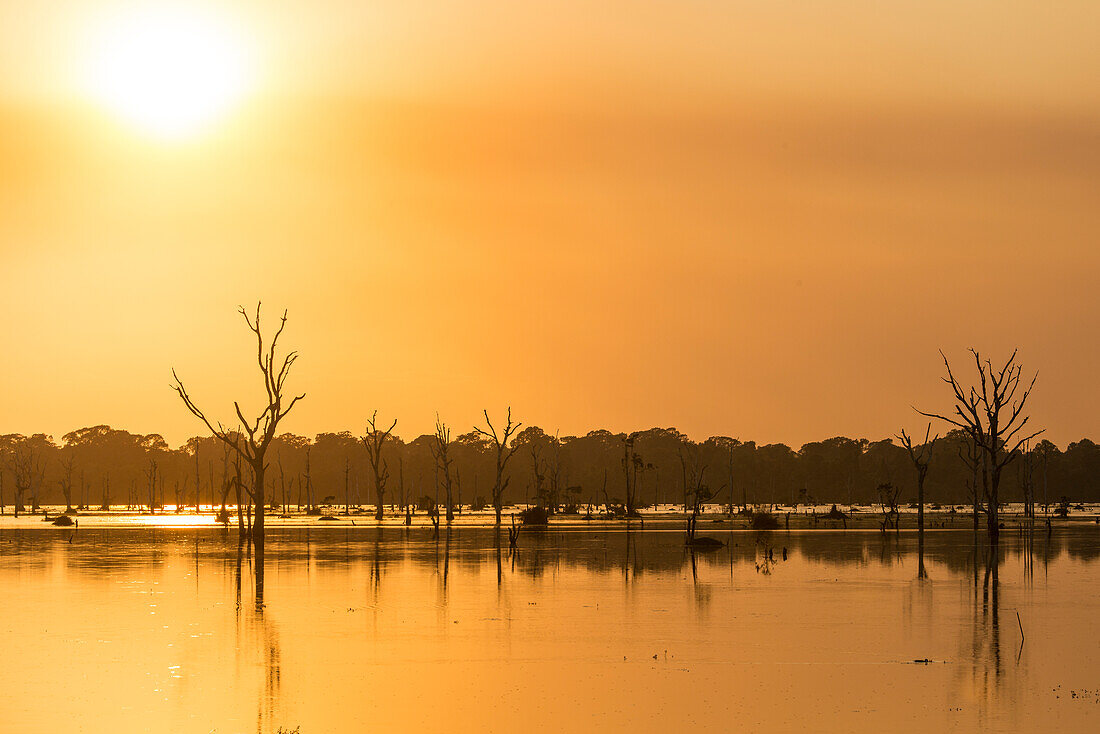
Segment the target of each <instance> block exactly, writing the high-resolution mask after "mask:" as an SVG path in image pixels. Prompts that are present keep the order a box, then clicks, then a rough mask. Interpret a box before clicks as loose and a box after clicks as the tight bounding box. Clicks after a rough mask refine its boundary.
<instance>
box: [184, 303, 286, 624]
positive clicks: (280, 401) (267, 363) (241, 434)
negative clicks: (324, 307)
mask: <svg viewBox="0 0 1100 734" xmlns="http://www.w3.org/2000/svg"><path fill="white" fill-rule="evenodd" d="M238 310H239V311H240V314H241V316H242V317H244V321H245V323H246V324H247V325H248V328H249V330H250V331H251V332H252V333H253V334H255V336H256V363H257V365H258V366H259V368H260V373H261V374H262V375H263V381H264V391H265V392H266V394H267V407H265V408H264V409H263V410H262V411H261V412H260V414H259V416H258V417H257V418H256V419H255V420H253V421H249V420H248V419H247V418H245V416H244V412H243V411H242V410H241V406H240V403H239V402H236V401H234V403H233V409H234V412H235V413H236V417H237V421H238V425H239V428H238V429H236V430H233V429H227V428H226V427H225V426H224V425H223V424H222V423H221V422H220V421H218V423H217V425H216V426H215V424H214V423H212V422H211V421H210V420H209V419H208V418H207V417H206V414H205V413H204V412H203V411H202V410H201V409H199V407H198V406H197V405H196V404H195V402H194V401H193V400H192V399H191V396H190V395H189V394H188V392H187V389H186V388H185V387H184V385H183V381H182V380H180V378H179V376H178V375H177V374H176V371H175V370H174V369H173V370H172V377H173V379H174V380H175V384H174V385H173V386H172V388H173V389H174V390H175V391H176V392H177V393H178V394H179V396H180V399H181V400H182V401H183V404H184V405H186V406H187V409H188V410H190V411H191V413H193V414H194V415H195V417H197V418H198V419H199V420H201V421H202V422H203V423H204V424H205V425H206V427H207V428H208V429H209V430H210V432H211V433H213V434H214V435H215V436H216V437H217V438H218V439H219V440H221V441H222V443H224V444H225V445H227V446H229V447H230V448H231V449H232V450H233V451H235V452H236V453H237V455H238V456H239V457H240V458H241V459H243V460H244V461H245V463H247V464H248V466H249V468H250V469H251V470H252V493H251V494H252V499H253V502H254V505H255V521H254V524H253V526H252V529H251V537H252V547H253V549H254V550H255V554H256V590H257V603H262V602H261V600H262V598H263V565H264V486H265V485H264V474H265V472H266V470H267V464H266V461H265V459H266V456H267V449H268V447H269V446H270V445H271V441H272V439H274V438H275V433H276V430H277V429H278V427H279V422H280V421H282V420H283V418H285V417H286V416H287V414H288V413H290V411H291V409H292V408H294V406H295V405H296V404H297V403H298V401H299V400H301V399H302V398H304V397H305V394H304V393H303V394H301V395H298V396H296V397H294V398H292V399H290V401H289V402H286V403H285V404H284V399H285V396H284V389H285V386H286V380H287V377H288V376H289V374H290V368H291V367H293V366H294V363H295V362H296V361H297V359H298V353H297V352H289V353H288V354H287V355H286V356H285V357H283V358H282V360H281V361H280V360H279V359H278V357H277V355H276V349H277V347H278V344H279V337H280V336H282V333H283V329H285V328H286V320H287V318H286V317H287V312H286V311H283V315H282V318H281V319H280V320H279V327H278V329H276V331H275V334H274V335H273V336H272V337H271V341H270V343H269V344H268V345H267V347H266V348H265V346H264V337H263V332H262V331H261V328H260V304H259V303H257V304H256V316H255V318H254V319H252V318H249V316H248V313H247V312H246V311H245V310H244V308H243V307H241V308H239V309H238Z"/></svg>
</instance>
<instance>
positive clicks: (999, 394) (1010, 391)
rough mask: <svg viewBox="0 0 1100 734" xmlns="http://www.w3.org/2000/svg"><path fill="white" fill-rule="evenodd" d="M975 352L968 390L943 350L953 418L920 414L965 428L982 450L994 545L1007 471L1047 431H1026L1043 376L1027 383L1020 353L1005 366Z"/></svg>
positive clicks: (989, 520) (989, 524)
mask: <svg viewBox="0 0 1100 734" xmlns="http://www.w3.org/2000/svg"><path fill="white" fill-rule="evenodd" d="M970 353H971V354H972V355H973V356H974V367H975V369H976V370H977V372H978V375H977V380H976V383H977V384H976V385H971V386H970V387H964V386H963V385H962V383H960V382H959V380H958V379H957V378H956V377H955V373H954V372H952V370H951V364H950V362H948V360H947V356H946V355H944V354H943V352H940V356H941V357H943V364H944V367H945V368H946V369H947V376H946V377H944V378H943V381H944V382H946V383H947V384H948V385H950V386H951V391H952V394H953V395H952V397H953V399H954V406H953V407H954V410H953V411H952V412H951V413H950V414H949V415H940V414H938V413H927V412H924V411H918V412H919V413H920V414H921V415H924V416H927V417H929V418H936V419H938V420H942V421H944V422H945V423H949V424H951V425H953V426H955V427H956V428H961V429H962V430H963V431H965V432H966V433H967V435H969V436H970V437H971V439H972V440H973V441H974V443H975V444H976V445H977V446H978V447H979V448H980V449H981V454H982V459H983V460H982V473H983V486H984V490H985V495H986V496H985V512H986V527H987V530H988V533H989V539H990V541H991V542H996V540H997V536H998V534H999V529H1000V524H999V521H998V517H997V510H998V502H999V501H1000V498H999V496H998V495H999V490H1000V486H1001V473H1002V472H1003V471H1004V469H1005V467H1006V466H1008V465H1009V464H1010V463H1011V462H1012V461H1013V459H1015V458H1016V457H1017V455H1018V452H1019V448H1020V447H1021V446H1023V445H1024V444H1026V443H1027V442H1028V441H1030V440H1031V439H1033V438H1035V437H1036V436H1038V435H1039V434H1040V433H1042V431H1041V430H1040V431H1035V432H1033V433H1027V432H1026V431H1025V426H1027V424H1028V421H1029V419H1030V416H1028V415H1025V414H1024V410H1025V408H1026V407H1027V399H1028V398H1029V397H1030V396H1031V391H1032V389H1033V388H1034V387H1035V380H1036V379H1037V378H1038V373H1036V374H1035V375H1033V376H1032V378H1031V381H1030V382H1026V383H1025V382H1023V381H1022V380H1021V376H1022V373H1023V369H1022V367H1021V366H1020V365H1019V364H1018V363H1017V362H1016V351H1013V352H1012V354H1011V355H1010V356H1009V358H1008V360H1007V361H1006V362H1005V363H1004V365H1003V366H1002V367H999V368H998V367H995V366H994V365H993V362H992V361H991V360H989V359H984V360H983V359H982V357H981V355H980V354H979V353H978V351H977V350H975V349H971V350H970Z"/></svg>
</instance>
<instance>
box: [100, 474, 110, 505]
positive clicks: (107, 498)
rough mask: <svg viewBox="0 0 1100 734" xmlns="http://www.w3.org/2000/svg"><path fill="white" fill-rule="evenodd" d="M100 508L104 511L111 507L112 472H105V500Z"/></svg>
mask: <svg viewBox="0 0 1100 734" xmlns="http://www.w3.org/2000/svg"><path fill="white" fill-rule="evenodd" d="M99 509H101V510H103V511H104V512H107V511H110V509H111V473H110V472H105V473H104V474H103V502H102V504H100V506H99Z"/></svg>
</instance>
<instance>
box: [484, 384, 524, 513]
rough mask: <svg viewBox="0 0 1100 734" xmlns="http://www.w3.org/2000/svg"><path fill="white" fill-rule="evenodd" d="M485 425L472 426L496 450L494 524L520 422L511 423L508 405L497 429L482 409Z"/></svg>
mask: <svg viewBox="0 0 1100 734" xmlns="http://www.w3.org/2000/svg"><path fill="white" fill-rule="evenodd" d="M482 413H483V414H484V415H485V425H486V426H488V428H487V429H485V428H481V427H479V426H474V430H475V431H477V432H478V433H480V434H481V435H482V436H484V437H485V438H487V439H488V440H489V441H490V442H492V448H493V449H495V451H496V479H495V481H494V482H493V509H494V510H496V516H497V519H496V524H497V525H498V526H499V525H500V516H501V513H502V511H503V509H504V490H506V489H507V488H508V482H509V481H510V479H511V477H506V476H505V475H504V473H505V471H506V470H507V468H508V461H509V460H510V459H511V458H512V455H513V454H515V453H516V448H517V446H516V443H515V441H513V440H512V437H513V436H514V435H515V433H516V431H518V430H519V427H520V426H521V425H523V424H522V423H515V424H513V423H512V408H511V406H509V407H508V417H507V421H506V423H505V424H504V429H503V430H501V431H498V430H497V429H496V427H494V426H493V422H492V421H491V420H489V411H488V410H484V411H482Z"/></svg>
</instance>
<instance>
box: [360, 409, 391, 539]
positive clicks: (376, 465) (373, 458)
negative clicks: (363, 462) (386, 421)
mask: <svg viewBox="0 0 1100 734" xmlns="http://www.w3.org/2000/svg"><path fill="white" fill-rule="evenodd" d="M377 418H378V411H377V410H376V411H374V412H373V413H372V414H371V417H370V418H368V419H367V434H366V435H365V436H362V437H360V440H361V441H362V442H363V446H364V447H365V448H366V449H367V459H368V460H369V461H370V468H371V473H372V474H373V475H374V494H375V497H377V499H378V504H377V506H376V507H375V510H374V519H375V520H378V521H379V522H381V521H382V505H383V503H384V502H385V498H386V481H387V480H388V479H389V478H390V469H389V465H388V464H387V463H386V459H385V457H383V456H382V453H383V449H384V448H385V446H386V440H387V439H389V437H390V433H392V432H393V429H394V428H396V427H397V419H396V418H394V419H393V423H391V424H390V427H389V428H387V429H386V430H385V431H380V430H379V429H378V426H377V424H376V423H375V421H376V420H377Z"/></svg>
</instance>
